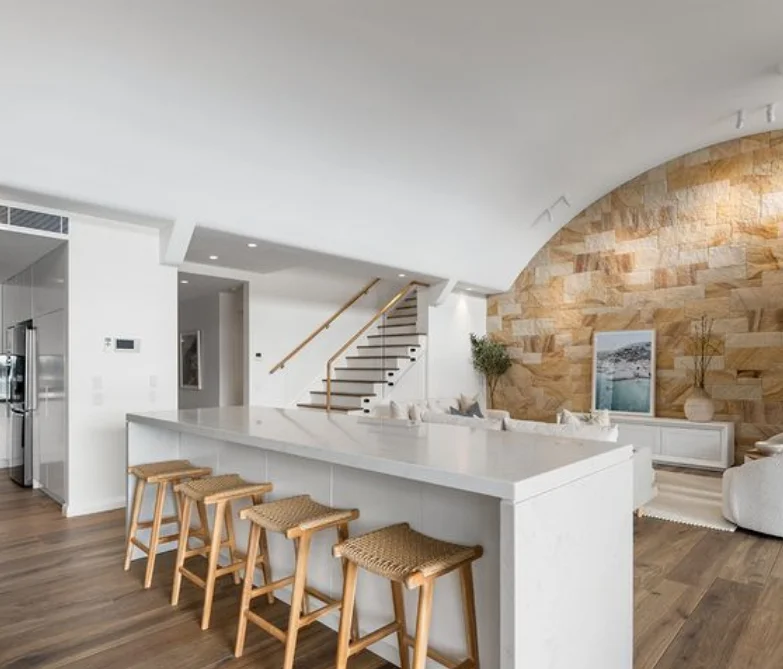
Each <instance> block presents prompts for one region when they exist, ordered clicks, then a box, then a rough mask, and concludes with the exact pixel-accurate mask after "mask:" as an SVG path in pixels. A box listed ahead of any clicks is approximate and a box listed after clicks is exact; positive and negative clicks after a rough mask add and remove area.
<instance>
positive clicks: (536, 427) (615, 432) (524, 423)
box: [503, 418, 620, 442]
mask: <svg viewBox="0 0 783 669" xmlns="http://www.w3.org/2000/svg"><path fill="white" fill-rule="evenodd" d="M503 429H504V430H508V431H509V432H527V433H529V434H545V435H549V436H552V437H570V438H572V439H592V440H594V441H613V442H616V441H617V440H618V438H619V436H620V432H619V429H618V427H617V426H616V425H613V426H611V427H605V426H603V425H584V424H580V425H569V424H562V423H561V424H556V423H539V422H538V421H534V420H514V419H512V418H506V419H505V420H504V421H503Z"/></svg>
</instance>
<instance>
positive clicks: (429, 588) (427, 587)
mask: <svg viewBox="0 0 783 669" xmlns="http://www.w3.org/2000/svg"><path fill="white" fill-rule="evenodd" d="M434 586H435V584H434V582H433V580H432V579H429V580H427V581H424V583H423V584H422V586H421V588H420V589H419V610H418V614H417V617H416V642H415V643H414V646H413V669H424V667H425V666H426V664H427V644H428V643H429V637H430V621H431V620H432V594H433V590H434Z"/></svg>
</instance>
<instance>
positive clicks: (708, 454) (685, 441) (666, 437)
mask: <svg viewBox="0 0 783 669" xmlns="http://www.w3.org/2000/svg"><path fill="white" fill-rule="evenodd" d="M722 452H723V448H722V439H721V433H720V432H719V431H718V430H696V429H688V428H678V427H665V428H663V429H662V430H661V453H662V454H663V455H668V456H673V457H678V458H690V459H693V460H709V461H712V462H717V463H720V462H721V461H722V460H723V458H722Z"/></svg>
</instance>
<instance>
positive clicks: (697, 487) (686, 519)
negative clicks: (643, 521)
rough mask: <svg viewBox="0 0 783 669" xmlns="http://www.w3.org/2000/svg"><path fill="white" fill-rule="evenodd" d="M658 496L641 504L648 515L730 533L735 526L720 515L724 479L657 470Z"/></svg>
mask: <svg viewBox="0 0 783 669" xmlns="http://www.w3.org/2000/svg"><path fill="white" fill-rule="evenodd" d="M655 482H656V484H657V486H658V496H657V497H655V499H653V500H652V501H651V502H650V503H649V504H646V505H645V506H644V507H643V513H644V515H645V516H649V517H650V518H659V519H660V520H670V521H672V522H675V523H685V524H686V525H696V526H697V527H708V528H710V529H713V530H722V531H724V532H733V531H734V530H736V529H737V526H736V525H735V524H734V523H730V522H729V521H728V520H726V519H725V518H724V517H723V512H722V508H723V507H722V501H723V488H722V484H723V481H722V479H720V478H717V477H712V476H699V475H698V474H682V473H679V472H667V471H656V472H655Z"/></svg>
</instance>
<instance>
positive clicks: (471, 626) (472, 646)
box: [459, 563, 479, 669]
mask: <svg viewBox="0 0 783 669" xmlns="http://www.w3.org/2000/svg"><path fill="white" fill-rule="evenodd" d="M459 579H460V582H461V583H462V607H463V611H464V614H465V638H466V639H467V646H468V659H470V660H473V667H474V669H479V654H478V630H477V626H476V597H475V594H474V591H473V565H471V564H470V563H468V564H464V565H462V567H460V570H459Z"/></svg>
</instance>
